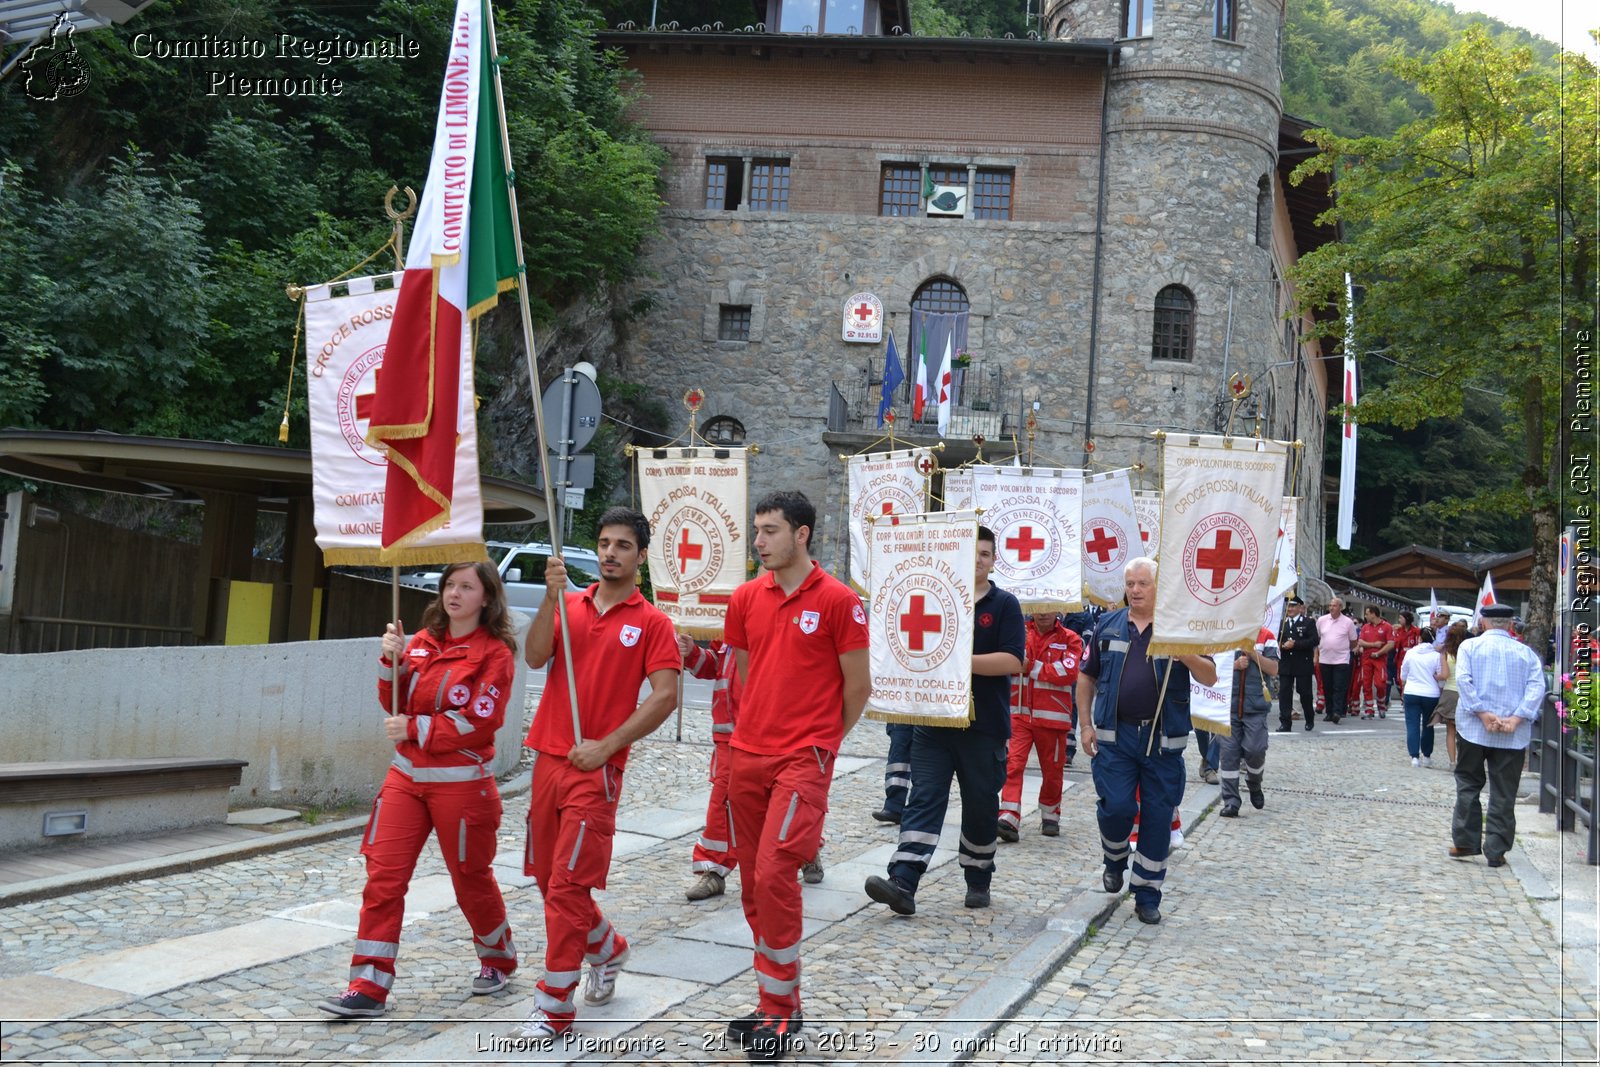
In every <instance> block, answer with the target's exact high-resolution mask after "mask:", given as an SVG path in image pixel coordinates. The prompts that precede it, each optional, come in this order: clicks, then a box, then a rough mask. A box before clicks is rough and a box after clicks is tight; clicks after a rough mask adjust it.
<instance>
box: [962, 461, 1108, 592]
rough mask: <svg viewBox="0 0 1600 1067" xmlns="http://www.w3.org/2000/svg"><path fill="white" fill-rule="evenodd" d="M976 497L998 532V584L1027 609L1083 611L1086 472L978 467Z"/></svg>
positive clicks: (975, 470)
mask: <svg viewBox="0 0 1600 1067" xmlns="http://www.w3.org/2000/svg"><path fill="white" fill-rule="evenodd" d="M972 495H973V503H974V504H975V505H976V506H977V509H978V512H979V517H980V519H981V521H982V523H983V525H985V526H987V527H988V528H989V529H991V530H993V531H994V536H995V546H994V579H995V584H997V585H998V586H1000V588H1002V589H1004V590H1005V591H1006V592H1008V593H1010V594H1011V595H1013V596H1015V597H1016V598H1017V599H1018V600H1020V601H1021V602H1022V609H1023V610H1024V611H1029V612H1033V611H1052V610H1054V611H1077V610H1078V609H1080V608H1081V607H1083V549H1082V547H1081V545H1080V540H1081V538H1080V533H1081V531H1082V522H1083V472H1082V471H1080V470H1066V469H1063V468H1060V467H993V466H977V467H973V468H972Z"/></svg>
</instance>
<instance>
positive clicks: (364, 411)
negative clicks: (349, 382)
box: [356, 368, 383, 420]
mask: <svg viewBox="0 0 1600 1067" xmlns="http://www.w3.org/2000/svg"><path fill="white" fill-rule="evenodd" d="M382 374H383V370H382V368H379V369H378V370H375V371H373V372H372V392H370V393H362V394H361V395H360V396H358V397H356V418H357V419H358V420H366V419H371V418H372V405H373V404H375V403H377V401H378V378H379V376H380V375H382Z"/></svg>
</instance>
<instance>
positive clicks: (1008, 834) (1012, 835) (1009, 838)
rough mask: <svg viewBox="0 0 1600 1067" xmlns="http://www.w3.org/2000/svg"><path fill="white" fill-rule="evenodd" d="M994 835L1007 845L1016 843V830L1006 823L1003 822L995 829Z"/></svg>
mask: <svg viewBox="0 0 1600 1067" xmlns="http://www.w3.org/2000/svg"><path fill="white" fill-rule="evenodd" d="M995 835H996V836H998V837H999V838H1000V840H1002V841H1004V842H1005V843H1006V844H1008V845H1014V844H1016V843H1017V836H1018V835H1017V828H1016V827H1015V826H1012V825H1011V824H1010V823H1008V822H1003V823H1001V824H1000V825H999V826H997V827H995Z"/></svg>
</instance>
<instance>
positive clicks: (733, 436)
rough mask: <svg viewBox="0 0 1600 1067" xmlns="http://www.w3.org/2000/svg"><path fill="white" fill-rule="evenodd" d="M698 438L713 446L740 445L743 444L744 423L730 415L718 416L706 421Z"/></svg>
mask: <svg viewBox="0 0 1600 1067" xmlns="http://www.w3.org/2000/svg"><path fill="white" fill-rule="evenodd" d="M700 436H701V437H704V438H705V439H706V440H707V441H708V442H709V443H711V444H714V445H742V444H744V423H742V422H740V421H739V420H738V419H736V418H734V417H733V416H732V415H718V416H717V417H716V418H714V419H707V420H706V424H705V426H704V428H702V429H701V431H700Z"/></svg>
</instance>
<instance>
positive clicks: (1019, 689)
mask: <svg viewBox="0 0 1600 1067" xmlns="http://www.w3.org/2000/svg"><path fill="white" fill-rule="evenodd" d="M1027 630H1028V654H1027V656H1026V657H1025V658H1024V659H1023V661H1022V670H1023V673H1022V674H1021V675H1019V676H1018V678H1017V681H1016V683H1015V684H1014V685H1012V687H1011V748H1010V751H1009V752H1008V753H1007V757H1006V784H1005V788H1004V789H1002V790H1001V791H1000V840H1002V841H1015V840H1016V839H1017V833H1018V830H1020V829H1021V827H1022V772H1023V771H1024V770H1025V769H1026V768H1027V766H1028V749H1029V748H1033V749H1035V750H1037V751H1038V753H1039V773H1040V774H1042V775H1043V776H1044V781H1043V783H1042V784H1041V785H1040V786H1039V823H1040V826H1039V832H1040V833H1042V834H1044V836H1046V837H1055V836H1057V835H1058V834H1060V833H1061V788H1062V782H1063V779H1064V777H1065V775H1066V770H1067V761H1068V760H1069V759H1070V758H1071V753H1073V752H1075V751H1077V746H1076V744H1075V743H1074V735H1073V725H1074V718H1073V706H1072V688H1073V686H1075V685H1077V684H1078V664H1079V663H1080V662H1082V660H1083V638H1081V637H1079V636H1078V635H1077V634H1075V633H1073V632H1072V631H1071V630H1069V629H1067V628H1066V627H1065V626H1062V625H1061V623H1060V622H1059V621H1057V619H1056V613H1055V612H1053V611H1041V612H1037V613H1035V614H1034V615H1033V616H1032V617H1031V618H1030V619H1028V625H1027Z"/></svg>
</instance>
